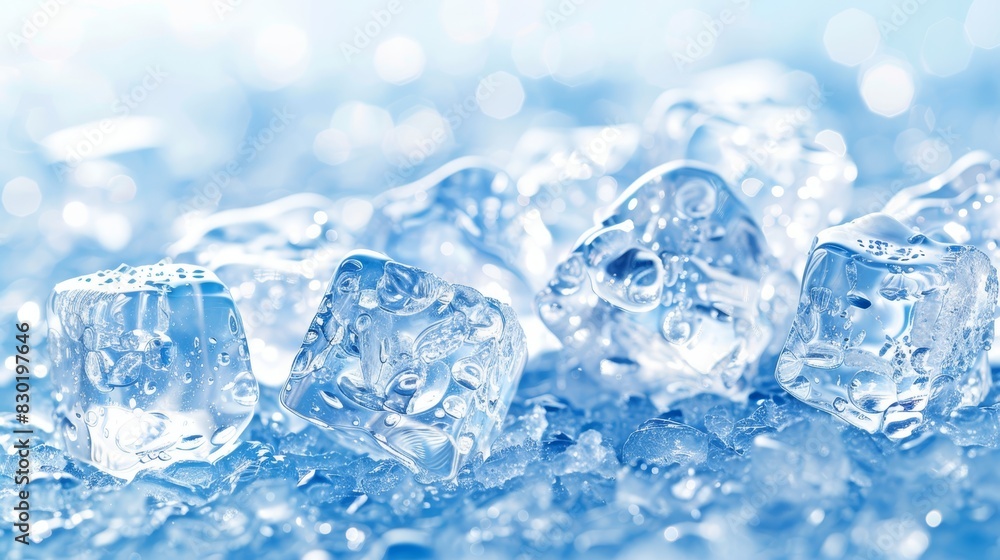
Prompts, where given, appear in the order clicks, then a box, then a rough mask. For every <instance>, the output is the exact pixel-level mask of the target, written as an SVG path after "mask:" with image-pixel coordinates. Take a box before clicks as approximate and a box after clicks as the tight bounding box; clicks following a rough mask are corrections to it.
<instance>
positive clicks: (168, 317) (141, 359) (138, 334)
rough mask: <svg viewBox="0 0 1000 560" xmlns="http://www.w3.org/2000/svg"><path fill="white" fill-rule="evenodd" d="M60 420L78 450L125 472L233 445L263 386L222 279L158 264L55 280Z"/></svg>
mask: <svg viewBox="0 0 1000 560" xmlns="http://www.w3.org/2000/svg"><path fill="white" fill-rule="evenodd" d="M48 323H49V327H50V329H51V330H50V332H49V339H48V343H49V352H50V355H51V358H52V365H53V367H52V377H53V383H54V385H55V388H56V390H57V401H58V403H59V404H58V407H57V410H56V421H57V424H58V426H59V428H58V429H59V432H60V434H61V436H62V441H63V445H64V446H65V449H66V450H67V451H68V452H69V453H70V454H71V455H73V456H74V457H76V458H78V459H81V460H83V461H86V462H89V463H92V464H94V465H95V466H97V467H99V468H100V469H102V470H104V471H107V472H109V473H111V474H114V475H116V476H119V477H122V478H129V479H131V478H132V477H133V476H135V474H136V473H137V472H138V471H140V470H142V469H146V468H151V467H155V468H162V467H164V466H166V465H169V464H171V463H173V462H176V461H182V460H203V461H213V460H216V459H218V458H219V457H221V456H223V455H225V454H227V453H228V452H229V451H231V450H232V448H233V447H234V446H235V445H236V442H237V441H238V437H239V435H240V433H241V432H242V431H243V429H244V428H245V427H246V426H247V424H248V423H249V422H250V418H251V417H252V415H253V411H254V406H255V405H256V403H257V399H258V396H259V392H258V387H257V381H256V379H255V378H254V375H253V373H252V370H251V367H250V357H249V353H248V350H247V343H246V339H245V337H244V334H243V324H242V320H241V319H240V315H239V313H238V312H237V310H236V308H235V306H234V305H233V300H232V299H231V298H230V296H229V292H228V290H227V289H226V286H225V285H224V284H223V283H222V282H220V281H219V279H218V278H216V276H215V275H214V274H212V273H211V272H208V271H206V270H204V269H203V268H201V267H198V266H192V265H184V264H164V263H161V264H156V265H151V266H140V267H135V268H132V267H129V266H126V265H122V266H120V267H118V268H117V269H115V270H109V271H104V272H97V273H95V274H90V275H87V276H81V277H79V278H73V279H71V280H66V281H65V282H60V283H59V284H58V285H56V287H55V289H54V290H53V293H52V297H51V299H50V300H49V310H48Z"/></svg>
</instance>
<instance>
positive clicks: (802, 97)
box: [643, 61, 857, 274]
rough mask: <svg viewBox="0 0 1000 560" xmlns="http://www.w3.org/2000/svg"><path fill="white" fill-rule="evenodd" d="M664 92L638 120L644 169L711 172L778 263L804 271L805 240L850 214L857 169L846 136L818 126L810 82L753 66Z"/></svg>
mask: <svg viewBox="0 0 1000 560" xmlns="http://www.w3.org/2000/svg"><path fill="white" fill-rule="evenodd" d="M695 86H696V87H695V88H692V89H691V90H670V91H667V92H666V93H664V94H663V95H661V96H660V98H659V99H657V100H656V102H655V103H654V104H653V107H652V109H651V110H650V112H649V115H648V116H647V117H646V119H645V122H644V125H643V127H644V138H643V147H644V148H645V150H644V152H643V153H645V154H646V163H647V164H649V165H650V166H652V165H658V164H661V163H664V162H667V161H671V160H675V159H689V160H693V161H700V162H703V163H705V164H707V165H710V166H712V167H713V168H714V169H715V170H716V171H717V172H718V173H719V174H720V175H722V176H723V177H724V178H725V179H726V180H727V181H729V182H730V184H733V185H736V186H737V188H736V189H734V194H735V195H736V196H737V197H739V198H740V199H741V200H742V201H743V202H744V203H745V204H746V205H747V206H748V207H749V208H750V210H751V212H752V215H753V217H754V218H755V219H756V220H757V221H758V223H760V225H761V229H762V230H763V232H764V235H765V236H766V237H767V240H768V242H769V243H770V245H771V248H772V251H773V252H774V254H775V256H776V257H777V258H778V260H779V261H780V262H781V263H782V264H783V265H784V266H786V267H789V268H791V269H792V270H793V271H794V272H795V273H796V274H799V273H801V270H802V267H803V266H804V264H805V256H806V255H807V254H808V251H809V244H810V242H811V241H812V238H813V237H814V236H815V235H816V234H817V233H818V232H819V231H820V230H821V229H823V228H825V227H828V226H831V225H835V224H838V223H840V222H841V220H843V218H844V217H845V215H846V212H847V210H848V209H849V208H850V202H851V191H852V188H853V187H852V184H853V182H854V179H855V178H856V176H857V168H856V166H855V165H854V163H853V161H852V160H851V158H850V156H848V155H847V151H846V146H845V144H844V140H843V137H842V136H841V135H840V134H839V133H837V132H836V131H834V130H830V129H823V130H820V127H819V126H818V123H817V120H818V119H817V116H818V114H819V113H820V112H821V109H822V107H823V105H824V104H825V103H826V98H825V93H824V92H823V90H822V88H821V87H820V86H819V84H818V83H817V82H816V80H815V78H813V77H812V76H810V75H809V74H806V73H804V72H790V71H788V70H787V69H784V68H782V67H780V66H777V65H775V64H774V63H771V62H764V61H753V62H749V63H742V64H737V65H733V66H727V67H724V68H720V69H717V70H713V71H710V72H706V73H704V74H703V75H701V76H699V77H698V78H697V79H696V83H695Z"/></svg>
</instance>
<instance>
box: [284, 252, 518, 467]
mask: <svg viewBox="0 0 1000 560" xmlns="http://www.w3.org/2000/svg"><path fill="white" fill-rule="evenodd" d="M309 333H334V334H332V335H319V334H307V335H306V338H305V341H304V343H303V344H302V349H301V350H300V351H299V355H298V357H297V358H296V359H295V363H294V365H293V367H292V372H291V375H290V377H289V379H288V383H287V385H286V386H285V388H284V390H283V391H282V393H281V401H282V403H284V404H285V406H286V407H288V408H289V409H290V410H292V411H293V412H295V413H296V414H298V415H300V416H302V417H303V418H305V419H307V420H309V421H311V422H313V423H315V424H317V425H319V426H322V427H325V428H329V429H330V430H331V433H332V434H333V435H334V436H335V437H338V438H339V439H340V440H341V441H342V442H344V443H345V445H347V446H350V447H356V448H357V447H360V448H362V449H367V450H371V451H375V452H376V453H383V454H384V452H388V453H390V454H391V455H393V456H395V457H396V458H398V459H399V460H400V461H402V462H403V463H404V464H406V465H407V466H408V467H410V468H411V469H412V470H414V471H415V472H416V473H418V474H419V475H421V476H423V477H425V478H427V479H440V478H449V477H452V476H454V474H455V473H456V472H457V470H458V468H459V467H460V466H461V465H462V464H463V463H464V462H465V461H466V460H467V459H469V458H472V457H475V456H477V455H483V456H488V455H489V449H490V444H491V443H492V441H493V438H494V437H495V436H496V435H497V433H498V431H499V428H500V425H501V424H502V422H503V418H504V416H505V414H506V412H507V408H508V407H509V406H510V403H511V399H512V398H513V394H514V391H515V389H516V387H517V383H518V380H519V379H520V376H521V371H522V369H523V367H524V361H525V352H526V350H525V337H524V333H523V332H522V330H521V326H520V325H519V324H518V322H517V318H516V317H515V315H514V312H513V310H512V309H511V308H510V306H507V305H505V304H502V303H500V302H498V301H496V300H494V299H491V298H486V297H483V296H482V295H481V294H479V293H478V292H476V291H475V290H473V289H471V288H468V287H465V286H460V285H454V284H449V283H447V282H445V281H443V280H441V279H440V278H438V277H436V276H434V275H432V274H430V273H428V272H425V271H423V270H420V269H417V268H414V267H411V266H408V265H405V264H401V263H398V262H394V261H391V260H389V259H388V258H387V257H385V256H384V255H381V254H378V253H373V252H369V251H355V252H352V253H349V254H348V255H347V256H345V257H344V260H343V261H342V262H341V263H340V266H339V267H338V269H337V271H336V273H335V274H334V277H333V280H332V282H331V283H330V287H329V289H328V290H327V293H326V295H325V296H324V298H323V301H322V302H321V303H320V306H319V310H318V312H317V313H316V316H315V317H314V319H313V323H312V326H311V327H310V330H309Z"/></svg>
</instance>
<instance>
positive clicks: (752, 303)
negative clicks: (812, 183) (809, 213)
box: [537, 163, 794, 405]
mask: <svg viewBox="0 0 1000 560" xmlns="http://www.w3.org/2000/svg"><path fill="white" fill-rule="evenodd" d="M609 214H610V216H609V217H608V218H607V219H605V220H604V221H603V222H602V223H601V224H600V225H598V226H596V227H594V228H592V229H591V230H590V231H588V232H586V233H585V234H584V235H583V237H582V238H581V241H580V243H579V245H578V246H577V248H576V249H575V250H574V251H573V253H572V254H570V255H569V257H568V258H567V259H566V260H565V261H564V262H563V263H562V264H560V265H559V267H558V268H557V270H556V273H555V277H554V278H553V279H552V280H551V281H550V282H549V285H548V287H546V288H545V289H544V290H543V291H542V292H541V293H540V294H539V295H538V298H537V302H538V310H539V314H540V316H541V318H542V320H543V321H544V322H545V324H546V325H547V326H548V327H549V328H550V329H551V330H552V332H553V333H555V334H556V336H558V337H559V338H560V340H562V342H563V344H564V345H565V346H566V347H567V348H568V349H569V352H568V354H569V357H570V358H572V359H575V360H577V361H578V362H579V365H580V366H581V367H582V368H583V369H584V370H586V371H588V372H590V373H592V374H596V375H597V377H599V378H601V379H605V380H607V381H608V382H609V383H610V384H611V385H612V386H614V387H618V388H623V387H625V388H629V387H631V388H634V389H635V390H637V391H642V392H646V391H648V392H649V393H650V394H652V395H653V397H654V400H656V401H657V402H658V404H660V405H662V404H664V403H666V402H668V401H670V400H672V399H676V398H679V397H683V396H686V395H688V394H691V393H697V392H701V391H710V392H717V393H721V394H725V395H736V394H737V393H739V392H740V391H741V390H742V387H743V386H744V385H745V383H744V382H743V381H744V374H748V373H752V371H753V367H752V366H753V365H754V364H755V363H756V362H757V360H758V359H759V358H760V357H761V355H762V354H763V353H764V351H765V350H766V349H767V348H768V346H769V344H770V343H771V341H772V338H773V335H774V333H775V332H776V331H781V332H784V331H783V329H784V328H785V326H784V324H783V322H784V320H785V318H786V316H787V313H788V309H787V304H786V303H785V302H784V298H785V297H787V295H786V294H788V293H790V290H792V289H794V286H793V281H792V280H791V278H790V277H789V276H788V275H787V274H785V273H782V272H779V271H778V270H777V264H776V262H775V261H774V260H773V258H772V257H771V256H770V254H769V253H768V248H767V243H766V241H765V240H764V237H763V235H762V234H761V232H760V229H759V228H758V227H757V225H756V223H755V222H754V221H753V219H752V218H751V217H750V216H749V212H748V211H747V209H746V207H745V206H744V205H743V204H742V203H741V202H740V201H739V200H738V199H736V198H734V197H733V196H732V195H731V194H730V191H729V188H728V187H727V185H726V183H725V181H724V180H723V179H722V178H721V177H719V176H718V175H716V174H715V173H713V172H712V171H709V170H708V169H707V168H705V167H703V166H700V165H697V164H691V165H684V164H683V163H672V164H666V165H663V166H660V167H658V168H656V169H654V170H652V171H650V172H649V173H647V174H646V175H644V176H643V177H641V178H639V179H638V180H637V181H636V182H635V183H634V184H633V185H632V186H630V187H629V188H628V189H627V190H626V191H625V192H624V193H623V194H622V196H621V197H620V198H619V199H618V200H617V201H616V202H615V204H614V205H613V206H612V208H611V210H610V211H609Z"/></svg>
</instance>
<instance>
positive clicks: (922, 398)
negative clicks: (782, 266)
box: [776, 214, 997, 439]
mask: <svg viewBox="0 0 1000 560" xmlns="http://www.w3.org/2000/svg"><path fill="white" fill-rule="evenodd" d="M996 298H997V275H996V270H995V269H994V268H993V266H992V265H991V264H990V261H989V258H987V257H986V255H985V254H983V253H982V252H981V251H979V250H978V249H976V248H975V247H972V246H967V245H954V244H945V243H939V242H936V241H933V240H931V239H929V238H928V237H927V236H925V235H922V234H918V233H915V232H914V231H913V230H911V229H910V228H908V227H906V226H905V225H903V224H901V223H899V222H898V221H896V220H895V219H893V218H892V217H890V216H888V215H886V214H870V215H868V216H865V217H863V218H859V219H857V220H855V221H853V222H850V223H847V224H844V225H841V226H837V227H833V228H829V229H827V230H824V231H823V232H821V233H820V235H819V236H818V237H817V238H816V241H815V245H814V249H813V251H812V253H811V254H810V257H809V262H808V265H807V267H806V271H805V276H804V278H803V280H802V290H801V295H800V298H799V305H798V311H797V314H796V317H795V320H794V324H793V326H792V329H791V331H790V332H789V335H788V339H787V341H786V342H785V348H784V350H783V351H782V353H781V355H780V356H779V360H778V365H777V371H776V376H777V379H778V382H779V383H780V384H781V386H782V387H784V388H785V390H787V391H788V392H789V393H791V394H792V395H793V396H795V397H796V398H798V399H800V400H802V401H804V402H806V403H808V404H810V405H812V406H814V407H816V408H819V409H821V410H825V411H827V412H829V413H831V414H834V415H836V416H839V417H840V418H842V419H844V420H846V421H847V422H849V423H851V424H853V425H855V426H857V427H859V428H862V429H864V430H866V431H868V432H870V433H875V432H881V433H883V434H885V435H886V436H888V437H889V438H891V439H902V438H906V437H909V436H910V435H912V434H914V433H915V431H916V430H917V429H918V428H919V427H920V426H921V425H922V424H923V423H924V421H925V420H927V419H928V418H925V415H926V414H927V413H928V411H930V410H933V409H935V408H934V407H932V404H933V403H931V404H929V401H931V400H933V399H935V397H937V396H939V395H944V394H947V393H953V392H955V391H957V392H958V394H959V395H960V399H959V401H960V402H959V403H958V404H960V405H964V406H968V405H972V404H978V403H979V402H980V401H981V400H982V399H983V397H984V396H985V395H986V393H987V392H988V391H989V386H990V378H989V371H988V370H987V369H985V368H983V367H982V360H981V354H982V352H983V351H984V349H987V348H989V346H990V344H991V342H992V340H993V313H994V308H995V306H996Z"/></svg>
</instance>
